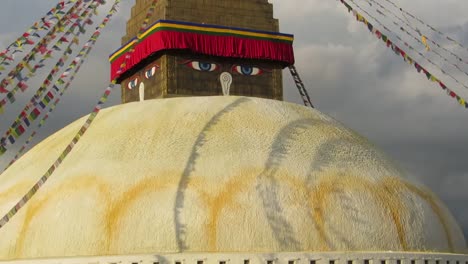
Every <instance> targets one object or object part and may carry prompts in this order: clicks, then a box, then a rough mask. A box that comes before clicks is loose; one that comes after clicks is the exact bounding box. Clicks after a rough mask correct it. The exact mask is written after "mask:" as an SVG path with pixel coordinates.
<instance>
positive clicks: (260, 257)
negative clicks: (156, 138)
mask: <svg viewBox="0 0 468 264" xmlns="http://www.w3.org/2000/svg"><path fill="white" fill-rule="evenodd" d="M0 264H468V255H462V254H443V253H404V252H333V253H319V252H318V253H308V252H295V253H294V252H291V253H258V254H252V253H245V254H244V253H226V254H223V253H180V254H165V255H159V254H154V255H150V254H146V255H128V256H103V257H75V258H53V259H28V260H11V261H0Z"/></svg>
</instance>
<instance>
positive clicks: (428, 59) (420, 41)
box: [349, 0, 468, 89]
mask: <svg viewBox="0 0 468 264" xmlns="http://www.w3.org/2000/svg"><path fill="white" fill-rule="evenodd" d="M349 1H351V2H353V3H354V4H355V5H356V6H357V7H358V8H360V9H361V10H362V11H363V12H365V13H366V14H367V15H368V16H369V17H371V18H372V19H374V20H375V21H377V23H379V24H380V25H381V26H382V27H383V28H384V29H385V30H386V31H388V32H392V31H391V30H390V29H388V28H387V27H386V26H385V25H384V24H383V23H382V22H380V21H379V20H378V19H377V18H375V17H374V16H373V15H371V14H370V13H369V12H367V11H366V10H364V9H362V8H361V7H360V6H359V5H358V4H357V3H356V2H355V1H354V0H349ZM353 13H357V11H356V10H353ZM403 32H404V33H405V34H407V35H408V36H409V37H411V38H413V39H414V40H415V41H416V42H418V43H420V44H422V45H424V43H423V42H422V40H421V39H420V38H417V37H415V36H413V35H411V34H410V33H409V32H408V31H406V30H404V29H403ZM392 33H393V34H394V35H395V37H396V38H397V39H398V40H399V41H401V42H402V43H404V44H405V46H407V47H408V48H409V49H411V50H413V51H415V52H417V53H418V55H419V56H421V57H422V58H424V59H425V60H426V61H428V62H429V63H430V64H432V65H433V66H434V67H436V68H438V69H439V70H440V71H442V72H443V73H444V74H445V75H447V76H448V77H450V78H451V79H452V80H454V81H455V82H456V83H457V84H458V85H460V86H463V87H464V88H466V89H468V86H467V85H466V84H464V83H463V82H461V81H460V80H458V79H457V78H456V77H455V76H453V75H452V74H450V73H447V72H445V71H444V70H443V69H442V66H440V65H437V64H436V63H434V61H433V60H431V59H430V58H428V57H427V56H425V55H424V54H422V53H421V52H419V51H417V50H416V49H415V48H413V47H412V46H410V45H409V44H408V43H407V42H405V41H403V39H402V38H401V37H400V36H398V34H395V33H394V32H392ZM431 51H432V52H433V53H434V54H436V55H437V56H438V57H439V58H441V59H442V60H444V61H445V62H447V63H448V64H450V65H452V66H453V67H455V68H456V69H457V70H459V71H460V72H462V73H464V74H465V75H466V76H468V72H466V71H463V70H461V68H460V67H458V65H456V64H454V63H452V62H450V61H449V60H448V59H447V58H445V57H444V56H442V55H441V54H440V53H439V52H437V51H435V50H431Z"/></svg>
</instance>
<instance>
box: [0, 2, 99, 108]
mask: <svg viewBox="0 0 468 264" xmlns="http://www.w3.org/2000/svg"><path fill="white" fill-rule="evenodd" d="M98 5H99V4H94V5H93V4H91V5H90V6H91V9H88V8H87V9H86V11H84V12H83V14H82V15H81V16H84V17H88V16H90V15H91V10H92V9H93V8H97V7H98ZM69 22H70V21H69ZM73 31H74V29H73V26H72V27H71V28H70V29H69V30H68V31H67V32H66V33H65V35H64V37H67V36H69V35H71V34H73ZM73 44H74V43H69V45H68V47H67V48H66V51H65V53H64V54H63V56H62V57H61V58H60V59H59V62H58V65H56V66H55V67H53V69H52V71H51V75H52V76H51V75H49V76H48V77H47V79H46V81H44V83H43V85H45V86H48V85H50V83H51V82H52V80H53V75H55V73H56V72H58V71H59V66H60V67H62V66H63V63H64V61H65V60H67V59H68V56H67V55H66V54H69V53H72V49H71V46H72V45H73ZM51 52H52V51H48V52H47V54H46V56H44V57H43V58H42V59H41V60H40V61H39V62H38V63H37V64H36V65H35V66H34V67H33V68H32V69H31V70H30V75H34V74H35V73H36V71H37V70H38V69H40V68H42V67H43V66H44V62H45V60H47V59H48V58H50V57H51V56H50V54H51ZM26 64H27V63H26ZM22 88H23V89H22ZM26 88H28V87H27V85H26V86H25V85H23V84H21V85H20V84H18V85H17V86H16V87H14V88H13V90H12V91H11V93H13V95H14V94H15V93H16V92H17V91H18V89H21V90H22V91H23V90H24V89H26ZM41 88H43V89H45V88H47V87H45V88H44V87H43V86H41V87H40V88H39V91H38V92H37V93H41V92H42V90H43V89H42V90H41ZM6 103H7V100H2V101H0V105H1V106H4V105H5V104H6Z"/></svg>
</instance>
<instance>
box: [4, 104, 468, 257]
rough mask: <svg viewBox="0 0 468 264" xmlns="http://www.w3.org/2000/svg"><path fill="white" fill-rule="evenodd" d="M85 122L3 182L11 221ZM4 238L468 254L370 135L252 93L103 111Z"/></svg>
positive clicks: (434, 202)
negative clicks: (21, 201) (13, 211)
mask: <svg viewBox="0 0 468 264" xmlns="http://www.w3.org/2000/svg"><path fill="white" fill-rule="evenodd" d="M83 122H84V119H80V120H78V121H76V122H74V123H73V124H71V125H69V126H67V127H66V128H64V129H63V130H61V131H59V132H57V133H56V134H54V135H52V136H51V137H49V138H47V139H46V140H44V141H43V142H42V143H40V144H39V145H37V146H36V147H35V148H33V149H32V150H31V151H29V152H28V153H27V154H26V155H25V156H24V157H23V158H22V159H20V160H19V161H18V162H17V163H15V164H14V165H13V166H12V167H11V168H10V169H9V170H7V171H6V172H5V173H4V174H2V175H1V176H0V177H1V182H0V213H1V214H2V215H3V214H4V213H6V212H7V211H8V210H9V209H10V208H11V206H12V205H14V204H15V203H16V202H17V201H18V200H19V199H20V198H21V197H22V195H24V194H25V193H26V192H27V191H28V190H29V188H31V187H32V186H33V185H34V183H35V182H36V181H37V180H38V179H39V178H40V177H41V176H42V175H43V173H45V172H46V171H47V169H48V168H49V166H50V165H51V164H53V163H54V161H55V160H56V159H57V157H58V156H59V155H60V153H61V152H62V151H63V149H64V148H65V147H66V146H67V144H68V143H69V142H70V141H71V139H72V138H73V137H74V135H75V133H76V132H77V131H78V129H79V128H80V126H81V125H82V124H83ZM441 176H442V175H441ZM0 238H1V239H0V259H21V258H38V257H64V256H100V255H122V254H140V253H171V252H286V251H365V250H370V251H389V250H391V251H436V252H463V251H464V248H465V245H466V243H465V240H464V237H463V235H462V232H461V230H460V228H459V226H458V225H457V223H456V222H455V221H454V219H453V217H452V216H451V214H450V213H449V211H448V210H447V209H446V207H445V206H444V205H443V204H442V203H441V202H440V201H439V200H438V199H437V198H436V197H435V196H434V195H433V194H432V193H431V192H430V191H429V190H427V189H426V188H424V187H423V186H421V185H419V184H416V183H414V182H410V181H409V180H408V179H405V177H404V175H402V173H401V172H400V171H398V170H397V169H395V167H394V166H393V165H392V164H391V163H390V162H389V161H388V160H387V158H386V157H385V156H384V155H382V154H381V152H379V151H378V150H376V149H375V148H374V147H373V146H372V145H371V144H369V142H367V141H366V140H365V139H364V138H362V137H360V136H358V135H356V134H355V133H353V132H352V131H350V130H348V129H346V128H344V127H343V126H342V125H340V124H339V123H337V122H336V121H334V120H332V119H331V118H328V117H326V116H324V115H322V114H320V113H319V112H317V111H315V110H312V109H309V108H305V107H302V106H298V105H294V104H290V103H285V102H279V101H272V100H265V99H258V98H246V97H199V98H176V99H164V100H151V101H145V102H139V103H130V104H125V105H119V106H116V107H112V108H110V109H106V110H103V111H102V112H101V114H100V115H99V116H98V117H97V119H96V120H95V122H94V123H93V125H92V126H91V127H90V129H89V130H88V132H87V133H86V134H85V135H84V136H83V138H82V139H81V140H80V142H79V143H78V144H77V145H76V146H75V148H74V150H73V151H72V152H71V154H70V155H69V156H68V157H67V159H66V160H65V161H64V163H63V164H62V165H61V166H60V167H59V169H58V170H57V171H56V172H55V173H54V174H53V175H52V177H51V178H50V180H49V181H48V182H47V183H46V184H45V185H44V186H43V188H42V189H41V190H40V191H39V192H38V193H37V194H36V195H35V196H34V197H33V198H32V199H31V200H30V201H29V202H28V203H27V204H26V206H25V207H24V208H23V209H22V210H21V211H20V212H19V213H18V214H17V215H16V216H14V217H13V218H12V220H11V221H10V222H9V223H8V224H7V225H5V226H4V227H3V228H2V229H0Z"/></svg>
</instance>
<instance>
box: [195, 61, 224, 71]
mask: <svg viewBox="0 0 468 264" xmlns="http://www.w3.org/2000/svg"><path fill="white" fill-rule="evenodd" d="M187 66H189V67H190V68H192V69H194V70H197V71H202V72H212V71H216V70H217V69H219V65H218V64H216V63H210V62H203V61H189V62H188V63H187Z"/></svg>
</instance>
